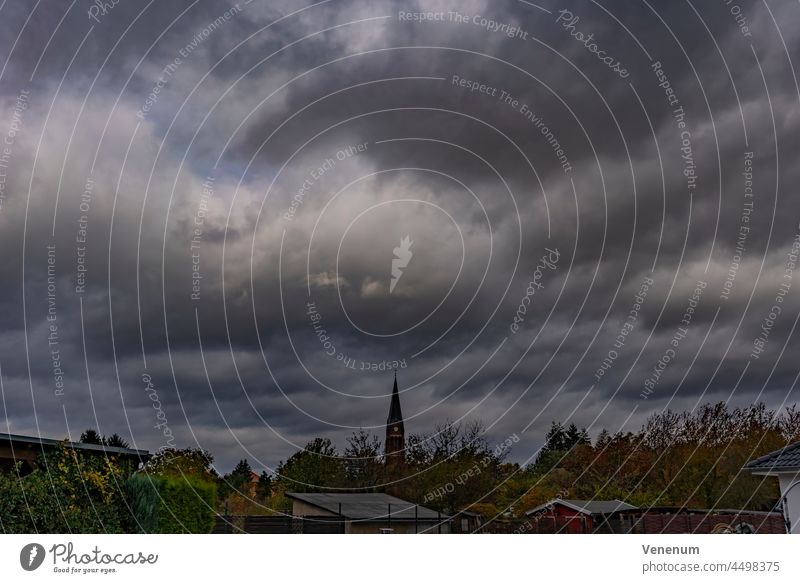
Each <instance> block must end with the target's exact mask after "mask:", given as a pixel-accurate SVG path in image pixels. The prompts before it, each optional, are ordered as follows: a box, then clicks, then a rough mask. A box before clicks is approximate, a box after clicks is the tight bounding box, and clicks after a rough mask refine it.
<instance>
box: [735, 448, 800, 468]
mask: <svg viewBox="0 0 800 583" xmlns="http://www.w3.org/2000/svg"><path fill="white" fill-rule="evenodd" d="M744 469H746V470H750V471H752V472H791V471H800V441H796V442H795V443H790V444H789V445H787V446H786V447H783V448H781V449H778V450H776V451H773V452H771V453H768V454H767V455H762V456H761V457H759V458H756V459H754V460H750V461H749V462H747V464H746V465H745V466H744Z"/></svg>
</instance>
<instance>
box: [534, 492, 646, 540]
mask: <svg viewBox="0 0 800 583" xmlns="http://www.w3.org/2000/svg"><path fill="white" fill-rule="evenodd" d="M635 509H636V507H635V506H631V505H630V504H627V503H625V502H622V501H621V500H562V499H561V498H556V499H554V500H550V502H547V503H545V504H541V505H539V506H537V507H536V508H533V509H531V510H528V511H527V512H526V513H525V516H527V517H528V518H530V519H533V520H538V521H539V522H541V523H543V524H542V526H545V525H547V526H548V527H549V526H550V525H552V532H563V533H567V534H580V533H584V532H585V533H590V532H592V531H593V530H594V527H595V523H597V522H599V519H600V517H601V515H603V514H607V513H609V512H617V511H619V510H635ZM541 530H543V529H539V531H541ZM548 530H549V528H548Z"/></svg>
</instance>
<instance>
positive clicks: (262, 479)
mask: <svg viewBox="0 0 800 583" xmlns="http://www.w3.org/2000/svg"><path fill="white" fill-rule="evenodd" d="M271 495H272V476H271V475H270V474H269V473H267V472H266V471H263V472H261V475H260V476H258V484H256V496H257V497H258V499H259V500H261V501H262V502H264V501H266V500H267V499H269V497H270V496H271Z"/></svg>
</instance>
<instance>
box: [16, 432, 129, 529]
mask: <svg viewBox="0 0 800 583" xmlns="http://www.w3.org/2000/svg"><path fill="white" fill-rule="evenodd" d="M37 466H38V467H37V469H36V470H34V471H33V472H32V473H30V474H28V475H27V476H20V475H19V474H18V473H17V472H16V471H12V472H9V473H7V474H3V475H0V517H2V518H0V527H2V531H3V532H6V533H32V532H36V533H106V532H109V533H115V532H123V531H124V525H125V522H126V520H125V516H126V514H127V508H126V507H125V501H124V496H123V495H122V492H121V490H122V488H123V483H124V482H125V471H124V469H123V468H122V467H120V465H119V464H118V463H117V461H116V459H115V458H114V457H113V456H109V457H105V456H98V455H83V454H81V453H79V452H77V451H75V450H73V449H70V448H67V447H65V446H63V445H61V446H59V447H58V448H57V449H56V450H55V451H52V452H48V453H47V454H46V455H43V456H41V458H40V460H39V463H38V464H37Z"/></svg>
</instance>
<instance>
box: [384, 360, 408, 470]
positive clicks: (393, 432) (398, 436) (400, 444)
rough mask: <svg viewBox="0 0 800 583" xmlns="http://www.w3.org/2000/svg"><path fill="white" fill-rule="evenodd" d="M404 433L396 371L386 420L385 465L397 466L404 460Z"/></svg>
mask: <svg viewBox="0 0 800 583" xmlns="http://www.w3.org/2000/svg"><path fill="white" fill-rule="evenodd" d="M405 447H406V432H405V427H404V426H403V412H402V411H401V410H400V392H399V391H398V390H397V371H394V387H393V388H392V402H391V403H390V405H389V416H388V417H387V418H386V443H385V449H386V464H387V465H397V464H398V463H402V461H403V460H404V459H405Z"/></svg>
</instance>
